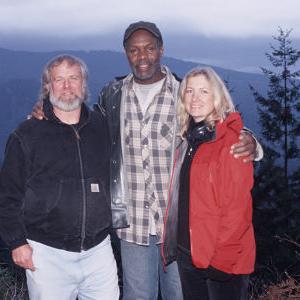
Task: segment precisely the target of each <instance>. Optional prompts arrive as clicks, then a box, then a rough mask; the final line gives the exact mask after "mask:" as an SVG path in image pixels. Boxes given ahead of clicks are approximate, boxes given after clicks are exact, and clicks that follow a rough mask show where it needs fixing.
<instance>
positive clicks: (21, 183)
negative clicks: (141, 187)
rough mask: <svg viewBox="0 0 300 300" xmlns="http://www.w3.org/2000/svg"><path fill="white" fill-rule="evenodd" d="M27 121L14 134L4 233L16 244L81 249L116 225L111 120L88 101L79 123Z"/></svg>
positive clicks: (0, 205) (0, 206) (2, 197)
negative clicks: (29, 242) (108, 122)
mask: <svg viewBox="0 0 300 300" xmlns="http://www.w3.org/2000/svg"><path fill="white" fill-rule="evenodd" d="M44 112H45V115H46V117H47V118H48V120H42V121H39V120H36V119H31V120H27V121H25V122H23V123H22V124H21V125H20V126H19V127H18V128H17V129H16V130H15V131H14V132H13V133H12V134H11V136H10V138H9V140H8V143H7V147H6V151H5V158H4V162H3V166H2V169H1V172H0V234H1V238H2V239H3V241H4V242H5V243H6V244H7V245H8V246H9V247H10V248H11V249H14V248H17V247H19V246H21V245H23V244H26V239H27V238H28V239H31V240H34V241H37V242H40V243H43V244H46V245H49V246H52V247H55V248H59V249H65V250H67V251H75V252H79V251H81V250H82V249H85V250H86V249H89V248H91V247H93V246H95V245H97V244H99V243H100V242H101V241H102V240H103V239H104V238H105V237H106V236H107V234H108V232H109V230H110V227H111V209H110V197H109V178H110V176H109V157H110V143H109V138H108V130H107V125H106V122H105V121H104V120H103V118H102V117H101V115H100V114H99V113H97V112H92V111H90V110H89V109H88V108H87V107H86V106H85V105H84V104H83V105H82V110H81V115H80V121H79V123H78V124H76V125H67V124H64V123H62V122H60V120H59V119H57V118H56V117H55V115H54V113H53V109H52V105H51V104H50V102H49V101H48V100H46V101H45V103H44Z"/></svg>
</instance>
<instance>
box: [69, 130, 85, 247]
mask: <svg viewBox="0 0 300 300" xmlns="http://www.w3.org/2000/svg"><path fill="white" fill-rule="evenodd" d="M71 127H72V129H73V131H74V133H75V136H76V145H77V150H78V157H79V166H80V176H81V188H82V223H81V245H80V249H81V250H84V247H83V244H84V240H85V225H86V224H85V223H86V191H85V184H84V176H83V162H82V156H81V149H80V144H79V141H80V135H79V133H78V131H77V130H76V129H75V128H74V127H73V126H71Z"/></svg>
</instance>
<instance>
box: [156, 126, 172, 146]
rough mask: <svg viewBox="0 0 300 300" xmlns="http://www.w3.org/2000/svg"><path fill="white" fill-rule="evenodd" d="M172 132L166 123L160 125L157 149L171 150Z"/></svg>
mask: <svg viewBox="0 0 300 300" xmlns="http://www.w3.org/2000/svg"><path fill="white" fill-rule="evenodd" d="M173 130H174V129H173V128H172V127H170V126H169V125H168V124H166V123H161V124H160V125H159V142H158V143H159V144H158V147H159V149H161V150H171V146H172V142H173Z"/></svg>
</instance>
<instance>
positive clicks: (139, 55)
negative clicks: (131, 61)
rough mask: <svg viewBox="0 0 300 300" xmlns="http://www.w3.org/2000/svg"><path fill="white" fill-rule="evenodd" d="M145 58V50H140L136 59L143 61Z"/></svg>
mask: <svg viewBox="0 0 300 300" xmlns="http://www.w3.org/2000/svg"><path fill="white" fill-rule="evenodd" d="M146 56H147V53H146V50H145V49H141V50H140V51H139V52H138V58H139V59H140V60H142V59H145V58H146Z"/></svg>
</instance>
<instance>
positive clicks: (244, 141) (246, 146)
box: [230, 131, 256, 163]
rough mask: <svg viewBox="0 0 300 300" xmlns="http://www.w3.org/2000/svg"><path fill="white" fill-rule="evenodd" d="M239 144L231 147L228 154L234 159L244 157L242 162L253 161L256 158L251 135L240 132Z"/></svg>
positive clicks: (253, 140)
mask: <svg viewBox="0 0 300 300" xmlns="http://www.w3.org/2000/svg"><path fill="white" fill-rule="evenodd" d="M239 140H240V141H239V142H238V143H236V144H234V145H232V146H231V150H230V153H231V154H233V156H234V157H235V158H239V157H244V158H243V162H245V163H247V162H250V161H253V160H254V159H255V156H256V141H255V139H254V138H253V136H252V134H250V133H249V132H244V131H242V132H241V134H240V136H239Z"/></svg>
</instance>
